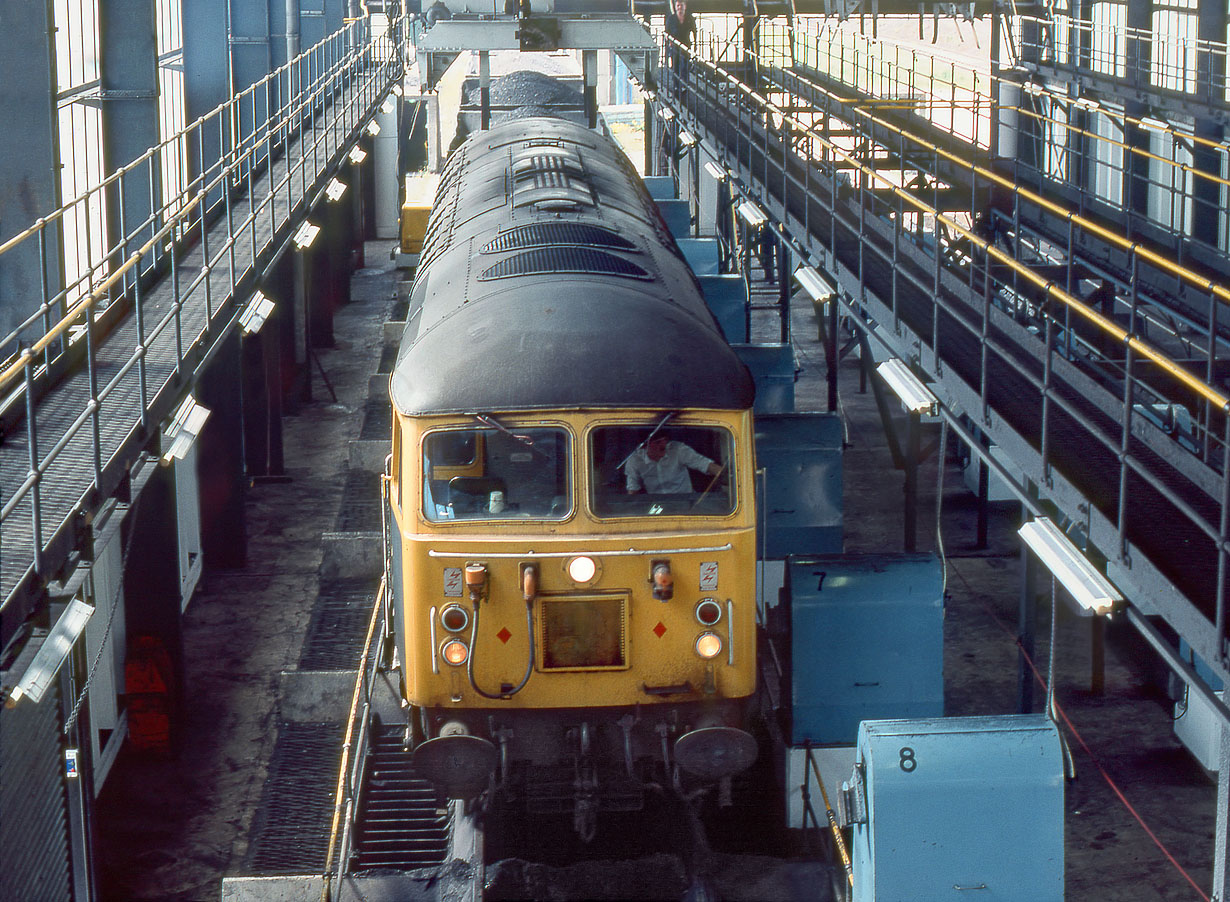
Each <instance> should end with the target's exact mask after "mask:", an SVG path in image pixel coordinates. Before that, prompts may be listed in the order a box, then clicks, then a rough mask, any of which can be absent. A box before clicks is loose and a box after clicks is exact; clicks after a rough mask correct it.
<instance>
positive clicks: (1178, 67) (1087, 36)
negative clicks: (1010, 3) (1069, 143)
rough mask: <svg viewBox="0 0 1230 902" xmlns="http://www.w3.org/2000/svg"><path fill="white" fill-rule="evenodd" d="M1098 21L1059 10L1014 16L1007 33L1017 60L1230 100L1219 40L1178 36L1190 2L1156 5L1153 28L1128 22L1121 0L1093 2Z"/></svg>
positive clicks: (1190, 19)
mask: <svg viewBox="0 0 1230 902" xmlns="http://www.w3.org/2000/svg"><path fill="white" fill-rule="evenodd" d="M1093 13H1094V15H1095V16H1097V17H1098V20H1097V21H1080V20H1074V19H1071V18H1068V17H1064V16H1053V17H1045V16H1032V15H1020V16H1015V17H1014V18H1013V20H1012V29H1011V34H1012V37H1013V44H1014V49H1015V55H1016V57H1017V58H1018V59H1019V60H1020V61H1022V62H1024V63H1035V64H1043V65H1051V66H1054V67H1056V68H1063V69H1071V70H1072V71H1074V72H1080V73H1082V74H1085V75H1093V76H1102V77H1105V78H1108V79H1111V80H1113V81H1115V82H1118V83H1120V84H1122V86H1123V90H1124V93H1127V92H1128V91H1129V89H1132V90H1138V91H1147V92H1151V93H1162V94H1169V95H1171V96H1173V97H1182V98H1188V99H1191V100H1194V101H1198V102H1201V103H1206V104H1209V105H1212V106H1224V105H1225V104H1226V102H1227V101H1228V100H1230V85H1227V81H1226V61H1227V52H1226V43H1225V42H1224V41H1207V40H1198V39H1196V38H1194V37H1185V36H1184V34H1183V32H1186V33H1187V34H1189V35H1194V34H1195V31H1196V9H1195V7H1192V8H1191V9H1190V10H1182V11H1181V10H1172V11H1168V12H1167V11H1160V10H1159V11H1158V12H1157V13H1155V17H1154V20H1153V22H1152V28H1151V29H1149V30H1144V29H1141V28H1138V27H1137V28H1133V27H1129V26H1128V24H1127V22H1126V21H1124V20H1120V21H1115V20H1114V18H1106V19H1105V20H1103V17H1113V16H1115V15H1116V13H1117V14H1118V16H1120V17H1123V16H1125V15H1126V5H1123V6H1120V5H1119V4H1106V5H1105V8H1104V9H1097V8H1094V10H1093Z"/></svg>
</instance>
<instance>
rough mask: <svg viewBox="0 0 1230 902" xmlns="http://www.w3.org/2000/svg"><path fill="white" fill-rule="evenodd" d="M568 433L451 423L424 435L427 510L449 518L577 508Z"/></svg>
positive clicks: (525, 515) (551, 514) (550, 513)
mask: <svg viewBox="0 0 1230 902" xmlns="http://www.w3.org/2000/svg"><path fill="white" fill-rule="evenodd" d="M568 448H569V443H568V434H567V433H566V432H565V431H564V430H563V429H558V428H543V427H535V428H529V429H526V428H521V427H509V428H508V429H507V431H505V430H501V429H487V428H482V429H448V430H440V431H437V432H432V433H429V434H428V435H427V437H426V438H425V439H424V440H423V513H424V515H425V516H426V517H427V519H428V520H430V521H432V522H441V521H447V520H507V519H539V518H540V519H551V520H559V519H562V518H564V517H566V516H567V515H568V513H569V511H571V509H572V500H571V493H570V491H569V486H568V471H569V451H568Z"/></svg>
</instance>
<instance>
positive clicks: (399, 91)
mask: <svg viewBox="0 0 1230 902" xmlns="http://www.w3.org/2000/svg"><path fill="white" fill-rule="evenodd" d="M390 90H391V91H392V92H393V96H394V97H401V96H402V94H404V93H405V92H404V91H403V90H402V88H401V85H393V87H392V88H391V89H390Z"/></svg>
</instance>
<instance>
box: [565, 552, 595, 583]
mask: <svg viewBox="0 0 1230 902" xmlns="http://www.w3.org/2000/svg"><path fill="white" fill-rule="evenodd" d="M597 573H598V564H597V563H596V562H595V561H594V559H593V558H592V557H574V558H573V559H572V560H570V561H569V562H568V575H569V576H570V577H572V581H573V582H574V583H587V582H590V581H591V580H592V579H593V578H594V577H595V576H596V575H597Z"/></svg>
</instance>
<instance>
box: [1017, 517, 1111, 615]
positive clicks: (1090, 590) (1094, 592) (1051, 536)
mask: <svg viewBox="0 0 1230 902" xmlns="http://www.w3.org/2000/svg"><path fill="white" fill-rule="evenodd" d="M1017 534H1018V535H1019V536H1020V537H1021V538H1022V539H1024V540H1025V544H1026V545H1028V546H1029V549H1030V550H1031V551H1032V552H1033V553H1034V554H1036V555H1037V556H1038V560H1040V561H1042V563H1043V564H1045V565H1046V567H1047V569H1048V570H1050V571H1051V573H1052V574H1053V575H1054V577H1055V579H1057V580H1059V583H1060V585H1062V586H1063V587H1064V588H1065V589H1067V590H1068V593H1069V594H1070V595H1071V596H1072V598H1073V600H1074V601H1075V602H1076V603H1077V604H1078V605H1079V606H1080V608H1081V613H1084V614H1086V615H1089V614H1109V613H1110V612H1111V611H1113V610H1114V608H1115V605H1116V604H1118V603H1119V602H1121V601H1123V595H1122V593H1120V592H1119V590H1118V589H1116V588H1115V587H1114V586H1113V585H1112V584H1111V582H1110V580H1108V579H1107V578H1106V577H1105V576H1103V575H1102V574H1101V573H1099V572H1098V571H1097V570H1096V569H1094V566H1093V564H1091V563H1089V559H1088V558H1087V557H1085V556H1084V555H1083V554H1081V553H1080V551H1079V550H1078V549H1077V547H1076V546H1075V545H1073V544H1072V542H1071V541H1069V540H1068V537H1067V536H1065V535H1064V534H1063V532H1062V531H1061V530H1060V529H1059V527H1058V526H1056V525H1055V524H1054V523H1052V522H1051V520H1050V518H1048V517H1037V518H1035V519H1033V520H1030V521H1029V522H1028V523H1026V524H1025V525H1024V526H1022V527H1021V528H1020V529H1019V530H1017Z"/></svg>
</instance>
